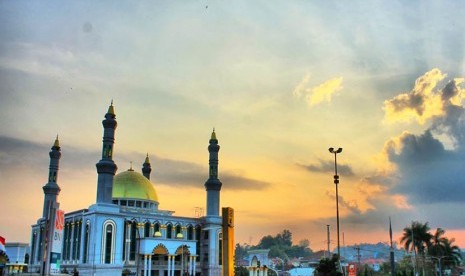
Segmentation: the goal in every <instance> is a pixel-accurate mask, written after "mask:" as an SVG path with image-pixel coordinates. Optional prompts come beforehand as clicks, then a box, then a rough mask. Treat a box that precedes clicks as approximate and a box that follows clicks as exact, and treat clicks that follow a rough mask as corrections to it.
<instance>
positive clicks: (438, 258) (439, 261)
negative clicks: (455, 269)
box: [430, 256, 447, 276]
mask: <svg viewBox="0 0 465 276" xmlns="http://www.w3.org/2000/svg"><path fill="white" fill-rule="evenodd" d="M446 257H447V256H441V257H433V256H430V258H431V259H435V260H437V261H438V265H439V276H442V267H441V260H442V259H444V258H446Z"/></svg>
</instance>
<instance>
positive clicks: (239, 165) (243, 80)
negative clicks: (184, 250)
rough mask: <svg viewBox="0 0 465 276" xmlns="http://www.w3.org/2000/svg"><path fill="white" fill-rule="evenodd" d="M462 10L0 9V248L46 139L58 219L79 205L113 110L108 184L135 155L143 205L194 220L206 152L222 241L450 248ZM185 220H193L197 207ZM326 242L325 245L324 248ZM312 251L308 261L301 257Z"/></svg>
mask: <svg viewBox="0 0 465 276" xmlns="http://www.w3.org/2000/svg"><path fill="white" fill-rule="evenodd" d="M464 12H465V3H461V2H455V1H445V2H442V3H441V4H437V3H436V2H435V1H411V2H409V3H404V2H403V1H389V2H383V3H366V2H364V1H354V2H352V3H351V5H344V3H341V2H337V1H329V2H328V1H315V2H310V3H302V2H290V3H289V2H279V1H257V2H254V3H249V2H247V1H236V2H234V3H214V2H209V1H203V2H198V1H197V2H189V3H184V2H178V1H174V2H169V3H168V2H161V1H160V2H159V1H155V2H151V1H147V2H145V1H141V2H137V3H131V4H128V3H127V2H123V1H115V2H114V3H113V5H108V4H106V3H103V2H100V3H95V2H92V1H80V2H71V3H67V5H62V4H61V3H58V2H54V1H41V2H26V1H24V2H22V1H14V2H13V1H11V2H10V1H3V2H1V3H0V38H1V39H0V83H1V85H0V128H1V130H2V131H1V134H0V157H1V158H0V179H1V180H0V189H1V191H2V210H3V213H2V216H1V217H0V235H1V236H3V237H5V238H6V241H7V242H11V241H15V242H28V243H29V242H30V231H31V228H30V226H31V225H32V224H34V223H35V222H36V220H37V219H39V216H40V215H41V209H42V204H43V203H42V202H43V191H42V186H43V185H44V184H45V183H46V180H47V175H48V165H49V159H48V152H49V150H50V147H51V146H52V144H53V141H54V139H55V137H56V135H57V134H58V136H59V140H60V145H61V147H62V158H61V160H60V170H59V172H58V185H60V187H61V193H60V195H59V197H58V201H59V202H60V206H61V208H62V209H63V210H65V211H67V212H69V211H74V210H78V209H83V208H87V207H88V206H90V205H92V204H93V203H95V197H96V188H97V172H96V169H95V163H96V162H98V160H99V156H100V151H101V139H102V131H103V129H102V126H101V120H102V119H103V116H104V114H105V112H106V111H107V108H108V106H109V105H110V102H111V101H114V107H115V113H116V120H117V121H118V128H117V129H116V144H115V151H114V159H115V163H116V164H117V165H118V171H117V173H119V172H122V171H125V170H127V169H128V168H129V167H130V162H133V165H134V168H135V170H136V171H140V167H141V166H142V163H143V161H144V159H145V156H146V154H147V153H148V155H149V157H150V160H151V163H152V166H153V171H152V176H151V181H152V182H153V183H154V185H155V188H156V190H157V193H158V196H159V199H160V209H163V210H173V211H175V212H176V213H175V214H174V215H179V216H189V217H191V216H195V214H196V212H197V211H198V210H199V209H198V208H199V207H200V208H205V202H206V198H205V189H204V186H203V185H204V182H205V181H206V180H207V177H208V151H207V146H208V139H209V137H210V135H211V131H212V129H213V128H214V129H215V132H216V135H217V138H218V140H219V145H220V146H221V149H220V152H219V178H220V180H221V181H222V183H223V188H222V190H221V206H222V207H226V206H228V207H232V208H234V210H235V219H236V223H235V225H236V226H235V235H236V236H235V242H236V243H241V244H244V243H255V244H257V243H258V241H259V239H260V238H261V237H263V236H265V235H275V234H277V233H279V232H281V231H282V230H284V229H288V230H290V231H291V232H292V233H293V241H294V242H295V243H297V242H298V241H299V240H303V239H308V240H309V241H310V247H311V248H312V249H313V250H319V249H320V248H319V247H321V248H325V240H326V225H328V224H329V225H331V236H332V237H335V232H336V209H335V199H336V197H335V187H334V184H333V174H334V156H333V155H332V154H331V153H329V152H328V148H330V147H334V148H338V147H341V148H343V151H342V152H341V153H340V154H338V155H337V161H338V162H337V165H338V173H339V175H340V184H339V187H338V188H339V210H340V233H341V245H342V233H344V236H345V243H346V244H357V243H361V242H365V241H366V242H368V243H376V242H385V241H389V218H391V219H392V228H393V234H394V240H395V241H397V242H399V239H400V237H401V235H402V231H403V228H404V227H406V226H408V225H409V224H410V223H411V221H420V222H428V223H429V226H430V227H431V232H434V231H435V229H436V228H438V227H440V228H443V229H444V230H445V231H446V233H445V236H446V237H449V238H455V244H457V245H458V246H459V247H460V248H465V214H463V212H459V211H458V210H461V209H463V208H464V207H465V189H463V183H464V182H465V170H464V168H465V135H464V130H465V123H464V122H465V109H464V99H465V90H464V89H465V88H464V80H465V79H464V78H465V66H464V64H465V62H464V57H465V55H464V52H463V49H464V43H465V37H464V36H463V35H461V34H462V33H463V31H462V30H463V29H465V22H464V21H463V20H460V18H461V15H462V14H463V13H464ZM196 210H197V211H196ZM332 239H333V240H335V238H332ZM313 246H314V247H313Z"/></svg>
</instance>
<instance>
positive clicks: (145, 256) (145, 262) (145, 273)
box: [144, 254, 147, 276]
mask: <svg viewBox="0 0 465 276" xmlns="http://www.w3.org/2000/svg"><path fill="white" fill-rule="evenodd" d="M144 276H147V255H145V254H144Z"/></svg>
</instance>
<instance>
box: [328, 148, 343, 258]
mask: <svg viewBox="0 0 465 276" xmlns="http://www.w3.org/2000/svg"><path fill="white" fill-rule="evenodd" d="M328 150H329V152H330V153H332V154H334V184H335V185H336V223H337V224H336V228H337V229H336V231H337V257H338V261H339V264H340V263H341V247H340V243H339V194H338V189H337V186H338V184H339V175H338V174H337V154H338V153H341V152H342V148H338V149H336V150H335V149H334V148H329V149H328Z"/></svg>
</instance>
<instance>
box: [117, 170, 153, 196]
mask: <svg viewBox="0 0 465 276" xmlns="http://www.w3.org/2000/svg"><path fill="white" fill-rule="evenodd" d="M113 198H114V199H121V198H126V199H142V200H150V201H156V202H158V196H157V192H156V191H155V186H153V184H152V182H150V180H148V179H147V178H145V177H144V176H143V175H142V174H140V173H138V172H135V171H134V170H131V169H130V170H128V171H125V172H121V173H119V174H117V175H115V178H114V179H113Z"/></svg>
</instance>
